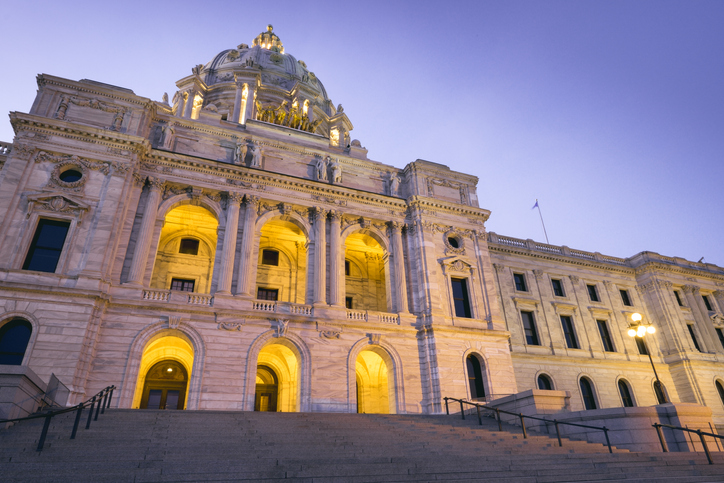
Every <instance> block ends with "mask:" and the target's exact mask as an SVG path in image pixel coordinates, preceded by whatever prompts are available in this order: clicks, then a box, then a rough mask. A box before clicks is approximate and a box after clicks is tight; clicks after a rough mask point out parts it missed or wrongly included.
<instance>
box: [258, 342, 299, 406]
mask: <svg viewBox="0 0 724 483" xmlns="http://www.w3.org/2000/svg"><path fill="white" fill-rule="evenodd" d="M287 344H288V345H287ZM292 347H294V346H293V345H292V344H289V343H288V341H285V340H282V339H274V342H272V343H270V344H268V345H266V346H264V347H263V348H262V349H261V350H260V351H259V357H258V359H257V366H256V390H255V393H254V410H255V411H279V412H285V413H287V412H295V411H299V387H300V386H299V373H300V366H301V363H300V359H299V356H298V354H297V352H296V350H292ZM264 407H265V408H266V409H263V408H264Z"/></svg>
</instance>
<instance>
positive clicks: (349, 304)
mask: <svg viewBox="0 0 724 483" xmlns="http://www.w3.org/2000/svg"><path fill="white" fill-rule="evenodd" d="M344 306H345V307H347V308H348V309H353V308H354V303H353V302H352V297H345V298H344Z"/></svg>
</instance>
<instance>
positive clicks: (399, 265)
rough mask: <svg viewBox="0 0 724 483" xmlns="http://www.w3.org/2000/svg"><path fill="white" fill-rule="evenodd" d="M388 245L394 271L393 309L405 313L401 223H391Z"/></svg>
mask: <svg viewBox="0 0 724 483" xmlns="http://www.w3.org/2000/svg"><path fill="white" fill-rule="evenodd" d="M388 225H389V227H390V242H391V243H390V245H391V246H392V261H393V262H394V266H393V269H394V271H395V280H394V282H395V308H396V309H397V312H401V313H407V312H408V308H407V277H406V276H405V255H404V253H403V251H402V235H401V233H400V228H401V227H402V224H401V223H398V222H396V221H391V222H390V223H388Z"/></svg>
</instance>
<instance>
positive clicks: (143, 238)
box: [128, 177, 164, 285]
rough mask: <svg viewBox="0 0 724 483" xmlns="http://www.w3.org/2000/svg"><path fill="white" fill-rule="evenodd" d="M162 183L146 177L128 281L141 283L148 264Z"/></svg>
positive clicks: (160, 180)
mask: <svg viewBox="0 0 724 483" xmlns="http://www.w3.org/2000/svg"><path fill="white" fill-rule="evenodd" d="M163 183H164V181H163V180H162V179H158V178H151V177H149V178H148V198H146V207H145V208H144V210H143V219H142V220H141V229H140V230H139V233H138V239H137V240H136V249H135V251H134V252H133V260H132V261H131V269H130V271H129V272H128V283H132V284H135V285H143V275H144V272H145V271H146V265H147V264H148V250H149V249H150V248H151V237H152V236H153V227H154V225H155V224H156V214H157V213H158V204H159V202H160V201H161V192H162V191H163Z"/></svg>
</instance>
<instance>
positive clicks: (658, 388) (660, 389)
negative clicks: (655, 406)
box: [654, 381, 666, 404]
mask: <svg viewBox="0 0 724 483" xmlns="http://www.w3.org/2000/svg"><path fill="white" fill-rule="evenodd" d="M654 394H656V400H657V401H659V404H666V395H665V393H664V385H663V384H661V383H660V382H659V381H654Z"/></svg>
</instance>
